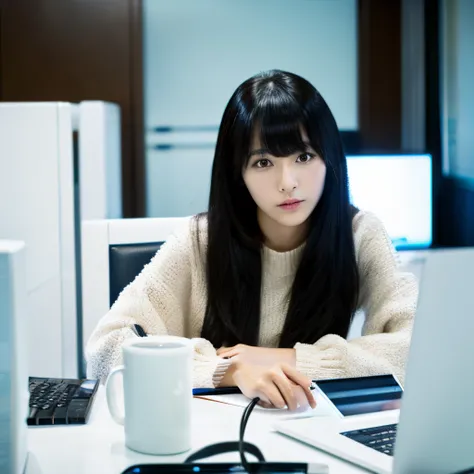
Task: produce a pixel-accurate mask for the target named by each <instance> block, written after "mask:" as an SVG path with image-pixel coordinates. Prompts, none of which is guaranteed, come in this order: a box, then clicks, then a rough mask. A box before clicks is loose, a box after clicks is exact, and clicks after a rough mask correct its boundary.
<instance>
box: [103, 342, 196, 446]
mask: <svg viewBox="0 0 474 474" xmlns="http://www.w3.org/2000/svg"><path fill="white" fill-rule="evenodd" d="M122 350H123V362H124V365H123V366H120V367H116V368H114V369H113V370H112V371H111V372H110V374H109V377H108V379H107V383H106V394H107V404H108V406H109V411H110V414H111V415H112V418H113V419H114V420H115V421H116V422H117V423H119V424H121V425H124V426H125V444H126V445H127V447H129V448H130V449H133V450H135V451H139V452H141V453H145V454H154V455H160V454H161V455H167V454H176V453H182V452H184V451H187V450H188V449H190V448H191V405H192V397H193V395H192V388H193V385H192V352H193V347H192V343H191V341H190V340H189V339H186V338H184V337H175V336H151V337H143V338H139V339H136V338H134V339H130V340H128V341H126V342H125V343H124V345H123V348H122ZM119 373H122V374H123V395H124V405H125V407H124V408H125V410H123V408H122V407H120V405H121V404H120V403H119V401H118V396H117V395H118V394H117V384H116V383H113V381H114V379H115V377H116V376H117V375H118V374H119Z"/></svg>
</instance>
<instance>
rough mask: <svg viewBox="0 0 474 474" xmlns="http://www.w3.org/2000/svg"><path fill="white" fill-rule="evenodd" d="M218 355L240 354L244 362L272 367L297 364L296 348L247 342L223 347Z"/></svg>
mask: <svg viewBox="0 0 474 474" xmlns="http://www.w3.org/2000/svg"><path fill="white" fill-rule="evenodd" d="M217 355H218V356H219V357H224V358H227V359H229V358H232V357H235V356H239V360H240V362H242V363H247V364H256V365H264V366H266V367H271V366H273V365H275V364H279V363H283V364H288V365H291V366H293V367H294V366H295V365H296V351H295V349H270V348H268V347H254V346H247V345H245V344H237V345H236V346H233V347H221V348H220V349H218V350H217Z"/></svg>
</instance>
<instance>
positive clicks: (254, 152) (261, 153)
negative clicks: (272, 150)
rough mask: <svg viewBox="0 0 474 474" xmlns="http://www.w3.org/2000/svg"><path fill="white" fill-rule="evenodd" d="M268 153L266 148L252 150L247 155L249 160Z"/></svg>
mask: <svg viewBox="0 0 474 474" xmlns="http://www.w3.org/2000/svg"><path fill="white" fill-rule="evenodd" d="M267 153H268V150H267V149H266V148H259V149H258V150H253V151H251V152H250V153H249V158H252V156H254V155H265V154H267Z"/></svg>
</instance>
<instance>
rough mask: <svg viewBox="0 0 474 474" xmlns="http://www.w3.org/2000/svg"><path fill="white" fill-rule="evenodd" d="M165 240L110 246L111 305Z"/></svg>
mask: <svg viewBox="0 0 474 474" xmlns="http://www.w3.org/2000/svg"><path fill="white" fill-rule="evenodd" d="M162 244H163V242H150V243H141V244H121V245H111V246H109V284H110V306H112V305H113V304H114V302H115V300H116V299H117V298H118V296H119V295H120V292H121V291H122V290H123V289H124V288H125V287H126V286H127V285H128V284H129V283H131V282H132V281H133V280H134V279H135V277H136V276H137V275H138V274H139V273H140V272H141V271H142V269H143V267H144V266H145V265H146V264H147V263H149V262H150V260H151V259H152V257H153V256H154V255H155V254H156V252H157V251H158V250H159V249H160V247H161V246H162Z"/></svg>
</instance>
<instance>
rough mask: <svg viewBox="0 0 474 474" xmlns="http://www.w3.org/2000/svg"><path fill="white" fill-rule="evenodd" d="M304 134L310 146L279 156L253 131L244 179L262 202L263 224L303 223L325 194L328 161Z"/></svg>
mask: <svg viewBox="0 0 474 474" xmlns="http://www.w3.org/2000/svg"><path fill="white" fill-rule="evenodd" d="M302 138H303V141H304V142H305V143H306V144H307V148H306V150H302V151H300V152H298V153H294V154H292V155H290V156H286V157H282V158H277V157H275V156H272V155H270V154H269V153H268V151H267V150H265V149H263V147H262V145H261V142H260V138H259V136H258V135H257V134H254V135H253V138H252V143H251V147H250V159H249V162H248V164H247V166H246V168H245V169H244V170H243V179H244V182H245V184H246V186H247V189H248V190H249V193H250V195H251V196H252V198H253V200H254V201H255V203H256V204H257V206H258V214H259V216H258V217H259V223H260V225H261V226H262V224H263V225H265V223H267V224H268V225H271V226H272V227H274V226H275V224H278V225H279V226H285V227H297V226H301V225H303V224H304V223H305V222H306V221H307V219H308V217H309V216H310V215H311V213H312V212H313V210H314V208H315V207H316V205H317V204H318V202H319V200H320V198H321V195H322V193H323V189H324V181H325V178H326V165H325V163H324V161H323V160H322V158H321V157H320V156H319V155H318V154H317V153H316V152H315V151H314V150H313V149H312V148H311V145H310V144H309V140H308V136H307V134H306V133H305V132H304V131H302ZM262 231H264V232H265V230H264V229H262Z"/></svg>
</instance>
